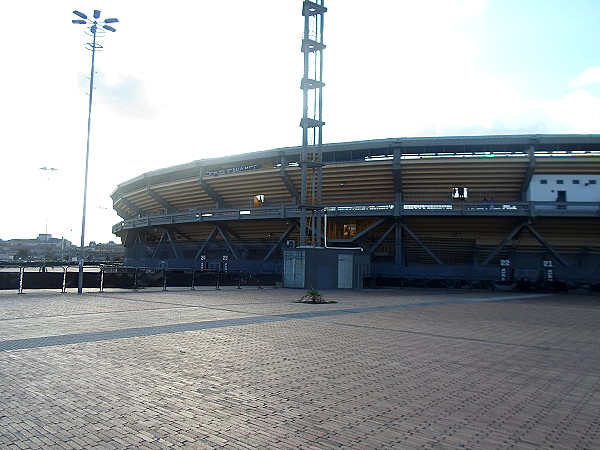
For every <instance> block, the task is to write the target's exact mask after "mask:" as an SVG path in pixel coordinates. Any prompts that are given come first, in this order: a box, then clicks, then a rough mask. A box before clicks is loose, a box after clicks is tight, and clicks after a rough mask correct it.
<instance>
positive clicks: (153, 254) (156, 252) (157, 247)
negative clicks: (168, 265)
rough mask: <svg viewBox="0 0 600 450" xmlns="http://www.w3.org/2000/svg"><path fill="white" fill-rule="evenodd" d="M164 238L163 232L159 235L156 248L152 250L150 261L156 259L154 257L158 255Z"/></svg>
mask: <svg viewBox="0 0 600 450" xmlns="http://www.w3.org/2000/svg"><path fill="white" fill-rule="evenodd" d="M164 238H165V232H164V231H163V234H161V235H160V239H159V241H158V244H156V248H155V249H154V253H152V259H155V258H156V255H157V254H158V250H159V249H160V246H161V244H162V242H163V239H164Z"/></svg>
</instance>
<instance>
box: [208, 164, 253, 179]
mask: <svg viewBox="0 0 600 450" xmlns="http://www.w3.org/2000/svg"><path fill="white" fill-rule="evenodd" d="M256 169H260V164H250V165H249V166H241V167H229V168H227V169H220V170H209V171H208V172H206V175H210V176H213V177H216V176H217V175H225V174H227V173H235V172H243V171H245V170H256Z"/></svg>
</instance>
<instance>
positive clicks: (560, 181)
mask: <svg viewBox="0 0 600 450" xmlns="http://www.w3.org/2000/svg"><path fill="white" fill-rule="evenodd" d="M556 184H564V181H563V180H556Z"/></svg>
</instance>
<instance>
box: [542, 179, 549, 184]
mask: <svg viewBox="0 0 600 450" xmlns="http://www.w3.org/2000/svg"><path fill="white" fill-rule="evenodd" d="M540 184H548V180H540Z"/></svg>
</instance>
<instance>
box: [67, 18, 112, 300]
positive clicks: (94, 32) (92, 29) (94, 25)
mask: <svg viewBox="0 0 600 450" xmlns="http://www.w3.org/2000/svg"><path fill="white" fill-rule="evenodd" d="M73 14H75V15H76V16H77V17H79V19H73V21H72V22H73V23H77V24H81V25H89V27H88V30H89V31H88V32H87V34H88V35H90V36H92V38H93V40H92V42H91V43H87V44H86V48H87V49H88V50H91V52H92V69H91V71H90V94H89V105H88V123H87V146H86V150H85V177H84V183H83V213H82V215H81V247H80V248H79V277H78V281H77V293H78V294H81V293H82V292H83V261H84V256H85V254H84V251H85V250H84V249H85V213H86V200H87V186H88V169H89V159H90V131H91V126H92V96H93V94H94V61H95V57H96V50H98V51H100V50H102V45H100V44H97V43H96V37H97V36H102V34H104V30H108V31H112V32H115V31H117V30H115V29H114V28H113V27H112V26H110V25H107V24H109V23H116V22H118V20H117V19H114V18H112V19H105V20H104V21H100V20H99V19H100V11H98V10H97V9H96V10H94V18H93V19H89V18H88V16H86V15H85V14H84V13H82V12H79V11H73ZM99 27H102V28H103V29H102V28H99Z"/></svg>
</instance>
